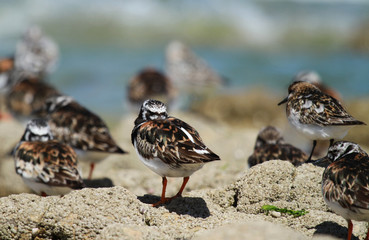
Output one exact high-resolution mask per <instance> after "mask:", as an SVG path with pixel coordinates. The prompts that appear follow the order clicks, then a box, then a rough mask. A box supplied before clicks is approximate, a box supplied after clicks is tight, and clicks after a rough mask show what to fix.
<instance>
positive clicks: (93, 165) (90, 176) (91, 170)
mask: <svg viewBox="0 0 369 240" xmlns="http://www.w3.org/2000/svg"><path fill="white" fill-rule="evenodd" d="M94 169H95V163H91V164H90V173H89V174H88V180H91V178H92V172H93V171H94Z"/></svg>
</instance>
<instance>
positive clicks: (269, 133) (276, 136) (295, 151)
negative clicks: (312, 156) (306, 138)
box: [248, 126, 308, 167]
mask: <svg viewBox="0 0 369 240" xmlns="http://www.w3.org/2000/svg"><path fill="white" fill-rule="evenodd" d="M275 159H279V160H287V161H289V162H291V163H292V164H293V165H294V166H299V165H301V164H302V163H304V162H305V161H306V160H307V159H308V156H307V155H306V154H305V153H304V152H303V151H302V150H300V149H299V148H296V147H294V146H292V145H291V144H288V143H285V141H284V139H283V137H282V135H281V133H280V132H279V131H278V130H277V129H276V128H275V127H272V126H268V127H265V128H263V129H262V130H260V132H259V134H258V137H257V139H256V143H255V147H254V152H253V153H252V155H250V157H249V159H248V164H249V167H252V166H254V165H256V164H260V163H263V162H266V161H269V160H275Z"/></svg>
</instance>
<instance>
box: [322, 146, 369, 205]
mask: <svg viewBox="0 0 369 240" xmlns="http://www.w3.org/2000/svg"><path fill="white" fill-rule="evenodd" d="M368 172H369V157H368V156H363V155H362V154H359V153H352V154H349V155H347V156H345V158H344V159H340V160H337V161H335V162H333V163H331V164H330V165H329V166H328V167H327V168H326V170H325V171H324V173H323V179H322V189H323V196H324V198H325V199H327V200H328V201H330V202H338V203H339V204H340V205H341V206H342V207H344V208H348V209H351V210H354V208H364V209H369V175H368Z"/></svg>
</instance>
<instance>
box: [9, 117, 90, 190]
mask: <svg viewBox="0 0 369 240" xmlns="http://www.w3.org/2000/svg"><path fill="white" fill-rule="evenodd" d="M14 160H15V170H16V173H17V174H19V175H20V176H21V177H22V179H23V181H24V183H25V184H26V185H27V186H29V187H30V188H31V189H32V190H33V191H35V192H36V193H38V194H40V195H41V196H47V195H64V194H66V193H68V192H70V191H71V190H72V189H81V188H83V187H84V183H83V181H82V177H81V174H80V172H79V170H78V168H77V163H78V161H77V155H76V153H75V152H74V150H73V149H72V148H71V147H70V146H68V145H66V144H62V143H60V142H58V141H56V140H53V136H52V134H51V132H50V128H49V126H48V124H47V121H45V120H43V119H33V120H31V121H29V122H28V124H27V127H26V130H25V132H24V134H23V136H22V138H21V140H20V142H19V143H18V145H17V146H16V148H15V149H14Z"/></svg>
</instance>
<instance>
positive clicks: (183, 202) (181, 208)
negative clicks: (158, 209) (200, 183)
mask: <svg viewBox="0 0 369 240" xmlns="http://www.w3.org/2000/svg"><path fill="white" fill-rule="evenodd" d="M137 198H138V200H140V201H141V202H143V203H146V204H153V203H156V202H158V201H159V200H160V197H158V196H153V195H148V194H145V195H144V196H139V197H137ZM163 206H164V207H165V208H166V209H168V211H169V212H175V213H177V214H179V215H190V216H192V217H195V218H207V217H209V216H210V211H209V208H208V206H207V205H206V202H205V201H204V199H202V198H196V197H180V198H176V199H173V200H172V201H171V202H170V203H168V204H165V205H163Z"/></svg>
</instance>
